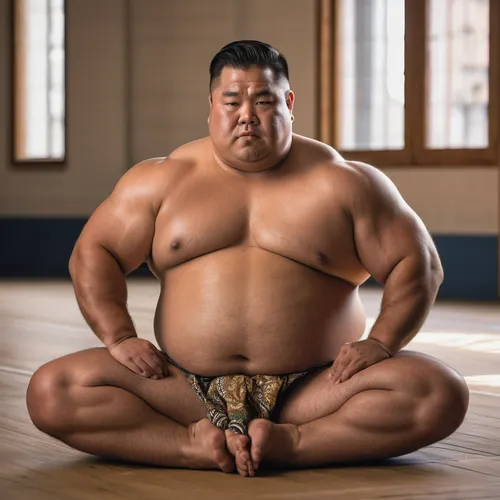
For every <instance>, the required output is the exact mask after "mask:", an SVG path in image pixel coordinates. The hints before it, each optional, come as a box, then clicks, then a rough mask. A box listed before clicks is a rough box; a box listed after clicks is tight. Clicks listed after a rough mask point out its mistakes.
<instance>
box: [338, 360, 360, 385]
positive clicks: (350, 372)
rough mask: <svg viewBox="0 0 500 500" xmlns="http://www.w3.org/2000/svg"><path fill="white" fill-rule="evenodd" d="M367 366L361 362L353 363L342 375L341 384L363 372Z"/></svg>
mask: <svg viewBox="0 0 500 500" xmlns="http://www.w3.org/2000/svg"><path fill="white" fill-rule="evenodd" d="M364 367H365V364H364V363H363V362H360V361H353V362H352V363H351V364H350V365H349V366H347V367H346V368H345V369H344V371H343V372H342V374H341V375H340V382H345V381H346V380H349V379H350V378H351V377H352V376H353V375H356V373H358V372H360V371H361V370H363V369H364Z"/></svg>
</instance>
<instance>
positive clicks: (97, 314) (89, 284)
mask: <svg viewBox="0 0 500 500" xmlns="http://www.w3.org/2000/svg"><path fill="white" fill-rule="evenodd" d="M70 274H71V278H72V280H73V286H74V289H75V295H76V299H77V302H78V305H79V307H80V310H81V312H82V314H83V316H84V318H85V320H86V321H87V323H88V324H89V326H90V328H91V329H92V331H93V332H94V333H95V335H96V336H97V337H98V338H99V339H100V340H101V341H102V342H103V343H104V344H105V345H106V346H110V345H113V344H115V343H117V342H119V341H120V340H123V339H125V338H128V337H133V336H137V334H136V332H135V328H134V324H133V322H132V318H131V317H130V314H129V313H128V310H127V285H126V282H125V276H124V274H123V271H122V269H121V268H120V265H119V264H118V262H117V261H116V259H115V258H114V257H113V256H112V255H111V254H110V253H109V252H108V251H107V250H106V249H105V248H103V247H101V246H98V245H93V246H92V247H86V248H85V247H78V246H77V248H75V251H74V252H73V255H72V257H71V260H70Z"/></svg>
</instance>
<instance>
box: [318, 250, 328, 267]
mask: <svg viewBox="0 0 500 500" xmlns="http://www.w3.org/2000/svg"><path fill="white" fill-rule="evenodd" d="M318 260H319V263H320V264H321V265H322V266H327V265H328V264H329V262H330V261H329V259H328V257H327V256H326V255H325V254H324V253H321V252H318Z"/></svg>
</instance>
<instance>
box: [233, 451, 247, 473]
mask: <svg viewBox="0 0 500 500" xmlns="http://www.w3.org/2000/svg"><path fill="white" fill-rule="evenodd" d="M249 461H250V455H249V453H248V452H247V451H242V452H240V453H238V455H237V456H236V466H237V468H238V472H239V473H240V474H241V475H242V476H245V477H246V476H248V462H249Z"/></svg>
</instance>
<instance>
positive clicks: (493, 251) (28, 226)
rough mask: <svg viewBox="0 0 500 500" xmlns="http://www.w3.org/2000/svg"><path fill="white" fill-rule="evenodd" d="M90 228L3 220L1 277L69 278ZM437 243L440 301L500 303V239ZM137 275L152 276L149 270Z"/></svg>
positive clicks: (70, 221) (77, 221)
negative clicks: (442, 278) (73, 257)
mask: <svg viewBox="0 0 500 500" xmlns="http://www.w3.org/2000/svg"><path fill="white" fill-rule="evenodd" d="M85 222H86V219H84V218H64V219H63V218H14V217H12V218H5V217H4V218H0V277H3V278H58V277H68V260H69V257H70V255H71V252H72V250H73V246H74V244H75V242H76V240H77V238H78V235H79V234H80V232H81V230H82V228H83V226H84V224H85ZM433 238H434V241H435V243H436V246H437V248H438V251H439V254H440V256H441V261H442V263H443V267H444V271H445V281H444V283H443V285H442V286H441V290H440V293H439V296H440V297H443V298H452V299H472V300H496V299H497V298H498V237H497V236H491V235H439V234H437V235H433ZM133 275H134V276H148V275H151V273H150V272H149V270H148V268H147V267H146V266H145V265H144V266H141V268H139V269H138V270H137V271H135V272H134V273H133ZM367 283H368V284H370V283H374V281H373V280H369V281H368V282H367Z"/></svg>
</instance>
